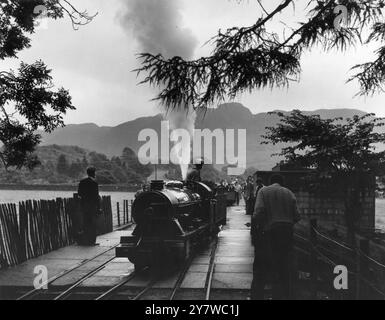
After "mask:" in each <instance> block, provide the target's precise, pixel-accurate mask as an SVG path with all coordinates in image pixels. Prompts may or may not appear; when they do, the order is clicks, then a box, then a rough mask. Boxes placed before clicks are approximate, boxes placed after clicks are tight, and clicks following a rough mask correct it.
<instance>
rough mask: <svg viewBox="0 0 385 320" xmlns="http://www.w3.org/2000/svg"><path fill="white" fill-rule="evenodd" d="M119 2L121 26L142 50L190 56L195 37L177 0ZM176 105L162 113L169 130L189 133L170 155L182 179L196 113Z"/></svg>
mask: <svg viewBox="0 0 385 320" xmlns="http://www.w3.org/2000/svg"><path fill="white" fill-rule="evenodd" d="M122 3H123V4H124V6H125V11H124V13H123V15H122V16H121V19H120V20H121V23H122V26H123V27H124V28H125V30H127V31H128V30H131V32H132V33H133V35H134V37H135V39H136V40H137V42H138V44H139V46H140V50H141V51H142V52H149V53H152V54H159V53H160V54H162V55H163V57H165V58H172V57H174V56H180V57H182V58H184V59H191V58H193V56H194V50H195V48H196V46H197V44H198V41H197V39H196V38H195V37H194V35H193V33H192V31H191V30H190V29H187V28H183V27H181V23H182V15H181V13H180V10H181V5H180V3H181V2H180V0H128V1H127V0H122ZM179 109H180V111H171V112H166V111H165V112H164V117H165V119H166V120H168V121H169V122H170V129H171V130H178V129H185V130H187V131H188V132H189V133H190V142H189V143H188V142H183V141H182V142H181V143H179V145H177V146H176V147H177V148H174V149H173V150H176V153H177V154H175V155H174V156H176V158H177V159H179V164H180V167H181V171H182V176H183V179H186V177H187V169H188V164H189V163H190V161H191V141H192V139H193V137H194V127H195V120H196V113H195V111H194V110H193V109H192V108H191V107H190V108H189V112H186V109H185V108H179ZM178 148H179V149H178ZM178 150H179V151H180V152H178ZM187 155H188V157H187Z"/></svg>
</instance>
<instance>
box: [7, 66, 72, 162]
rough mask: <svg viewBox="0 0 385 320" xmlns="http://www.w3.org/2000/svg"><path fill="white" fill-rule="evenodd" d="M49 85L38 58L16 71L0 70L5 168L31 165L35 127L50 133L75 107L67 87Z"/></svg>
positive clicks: (36, 136)
mask: <svg viewBox="0 0 385 320" xmlns="http://www.w3.org/2000/svg"><path fill="white" fill-rule="evenodd" d="M52 87H53V84H52V77H51V70H48V69H47V67H46V66H45V65H44V63H43V62H41V61H38V62H36V63H34V64H32V65H27V64H24V63H22V64H21V67H20V69H19V72H18V73H17V74H16V73H15V72H13V71H11V72H0V114H1V115H0V141H1V142H2V143H3V147H2V149H1V151H0V159H1V161H2V162H3V164H4V166H5V167H6V168H8V167H13V166H14V167H17V168H21V167H23V166H28V167H31V168H32V167H34V166H35V165H36V164H37V163H38V162H37V159H36V157H35V156H34V155H33V152H34V150H35V148H36V146H37V145H38V144H39V143H40V140H41V136H40V135H39V134H37V133H36V130H38V129H39V128H43V129H44V130H45V131H46V132H52V131H53V130H54V129H55V128H57V127H59V126H63V125H64V123H63V118H62V117H63V114H65V113H66V111H67V110H73V109H75V107H74V106H73V105H72V102H71V97H70V95H69V92H68V91H67V90H65V89H63V88H61V89H59V90H57V91H54V90H52V89H51V88H52ZM48 107H50V108H48ZM20 118H23V119H24V120H23V121H20V120H19V119H20Z"/></svg>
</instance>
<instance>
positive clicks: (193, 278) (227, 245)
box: [0, 205, 254, 300]
mask: <svg viewBox="0 0 385 320" xmlns="http://www.w3.org/2000/svg"><path fill="white" fill-rule="evenodd" d="M227 210H228V215H227V225H225V226H224V227H223V229H222V231H221V232H220V233H219V235H218V239H217V242H216V243H212V244H210V245H208V246H207V248H205V249H204V250H203V251H202V252H200V253H199V254H197V255H196V256H195V258H194V259H193V261H192V263H191V265H190V266H189V268H188V270H187V273H186V274H185V276H184V278H183V282H182V283H181V285H180V292H178V296H177V297H176V298H177V299H181V300H183V299H204V298H205V297H204V294H205V288H207V279H208V274H209V271H210V270H209V269H210V268H213V272H212V279H211V280H210V282H211V283H210V284H211V292H210V299H212V300H217V299H224V300H239V299H242V300H243V299H247V297H248V296H249V295H250V286H251V281H252V277H253V273H252V272H253V259H254V251H253V247H252V245H251V238H250V229H249V228H248V227H246V225H245V224H246V223H247V222H250V216H246V215H245V209H244V206H242V205H241V206H234V207H229V208H228V209H227ZM132 230H133V228H131V229H127V230H124V231H116V232H113V233H110V234H107V235H104V236H101V237H98V239H97V242H98V243H99V245H98V246H94V247H81V246H76V245H74V246H69V247H66V248H62V249H60V250H57V251H54V252H51V253H49V254H46V255H44V256H41V257H39V258H37V259H33V260H30V261H27V262H25V263H23V264H21V265H18V266H16V267H14V268H10V269H7V270H2V271H0V299H13V298H17V296H18V295H19V294H20V292H26V291H28V290H31V289H33V282H34V279H35V277H36V275H35V274H34V269H35V267H36V266H45V267H46V268H47V270H48V273H49V274H48V278H49V279H52V278H53V277H55V276H57V275H60V274H61V273H65V272H66V270H69V269H72V268H76V267H77V266H79V265H80V267H77V268H76V269H75V270H74V271H72V272H69V273H68V274H66V275H64V276H61V277H60V278H59V279H57V280H56V281H54V282H53V283H52V284H51V285H50V287H51V286H53V287H55V288H61V287H62V288H66V287H69V286H71V285H72V284H74V283H75V282H76V281H77V279H79V278H82V277H83V276H84V275H85V274H87V273H90V272H92V270H94V269H95V268H97V267H98V265H100V264H101V263H103V262H104V261H108V260H111V261H110V262H109V263H108V264H106V265H105V266H104V267H103V268H101V269H100V270H99V271H98V272H96V273H95V274H93V275H92V277H90V278H88V279H86V280H85V281H84V282H82V284H81V286H80V287H81V288H83V290H84V291H87V292H91V291H94V292H103V291H106V290H108V288H111V287H113V286H114V285H116V284H117V283H119V281H122V279H124V278H125V277H128V276H129V275H130V273H132V272H133V271H134V266H133V265H132V264H131V263H130V262H129V261H128V260H127V259H119V258H115V259H114V256H115V250H114V246H116V245H117V244H118V243H119V241H120V237H121V236H127V235H130V233H131V232H132ZM213 242H215V241H213ZM215 246H216V247H215ZM214 247H215V249H216V250H215V256H214V257H213V256H212V253H213V248H214ZM108 250H110V251H108ZM98 255H99V257H97V258H95V257H96V256H98ZM88 259H92V260H91V261H89V262H88V263H86V264H84V262H86V261H87V260H88ZM213 262H214V263H213ZM150 281H151V274H149V273H144V274H142V275H138V276H137V277H135V278H133V279H132V280H131V281H129V282H127V284H125V285H124V286H123V292H124V290H127V291H132V290H134V289H135V288H141V287H144V286H146V285H147V284H148V283H149V282H150ZM177 281H178V272H176V273H175V274H171V275H169V276H165V277H164V278H162V279H159V281H157V282H156V283H155V284H154V285H153V290H151V291H149V292H148V293H147V294H146V295H145V296H143V299H163V298H166V297H167V296H168V294H169V291H170V290H171V289H172V288H173V287H174V286H175V285H176V282H177Z"/></svg>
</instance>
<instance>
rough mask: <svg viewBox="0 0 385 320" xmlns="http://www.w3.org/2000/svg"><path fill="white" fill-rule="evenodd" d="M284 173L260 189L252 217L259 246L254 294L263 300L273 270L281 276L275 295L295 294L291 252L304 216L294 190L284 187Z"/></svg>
mask: <svg viewBox="0 0 385 320" xmlns="http://www.w3.org/2000/svg"><path fill="white" fill-rule="evenodd" d="M283 183H284V181H283V177H282V176H281V175H274V176H272V177H271V185H270V186H269V187H264V188H262V189H260V190H259V192H258V196H257V200H256V204H255V210H254V214H253V218H252V229H254V232H253V243H254V246H255V257H254V277H253V283H252V286H251V298H252V299H253V300H262V299H263V297H264V287H265V284H266V280H267V276H268V273H269V271H270V270H272V271H273V272H274V275H275V276H278V284H279V285H278V286H277V283H274V284H273V298H274V299H290V298H291V283H290V282H291V268H290V256H291V253H292V249H293V228H294V225H295V224H296V223H297V222H298V221H299V220H300V216H299V213H298V208H297V200H296V198H295V196H294V194H293V193H292V192H291V191H290V190H289V189H287V188H284V187H283V186H282V185H283Z"/></svg>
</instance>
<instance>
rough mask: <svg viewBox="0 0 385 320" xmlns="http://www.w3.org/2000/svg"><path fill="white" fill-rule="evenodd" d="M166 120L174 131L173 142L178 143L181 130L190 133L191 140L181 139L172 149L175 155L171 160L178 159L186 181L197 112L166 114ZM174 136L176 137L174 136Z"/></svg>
mask: <svg viewBox="0 0 385 320" xmlns="http://www.w3.org/2000/svg"><path fill="white" fill-rule="evenodd" d="M165 118H166V119H167V120H168V121H169V122H170V129H171V130H172V134H171V140H173V141H176V138H177V136H178V134H179V132H178V130H179V129H184V130H187V132H188V133H189V139H188V140H185V139H181V140H180V141H178V142H176V145H175V147H174V148H173V149H172V152H174V154H172V155H171V158H173V157H175V158H176V159H178V162H179V165H180V169H181V173H182V177H183V179H184V180H186V178H187V171H188V166H189V164H190V162H191V154H192V150H191V142H192V139H193V137H194V129H195V120H196V112H195V111H193V110H190V111H189V112H188V114H186V112H185V111H184V112H168V113H166V114H165ZM173 135H174V136H173Z"/></svg>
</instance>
